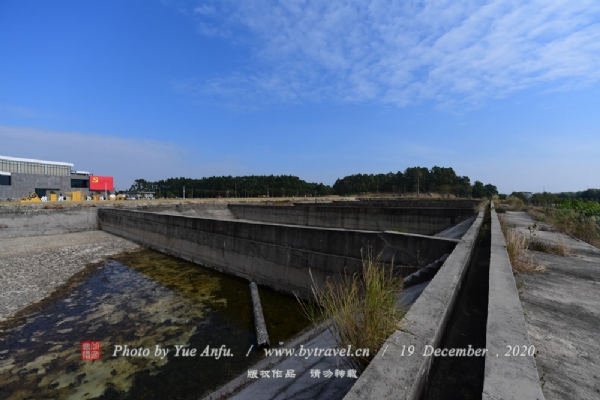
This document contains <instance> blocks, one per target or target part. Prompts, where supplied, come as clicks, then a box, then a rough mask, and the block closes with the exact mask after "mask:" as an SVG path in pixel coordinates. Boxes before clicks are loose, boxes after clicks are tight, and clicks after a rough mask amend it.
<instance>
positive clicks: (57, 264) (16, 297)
mask: <svg viewBox="0 0 600 400" xmlns="http://www.w3.org/2000/svg"><path fill="white" fill-rule="evenodd" d="M138 247H139V246H138V245H137V244H135V243H133V242H131V241H129V240H127V239H123V238H120V237H118V236H114V235H111V234H110V233H107V232H103V231H86V232H76V233H66V234H59V235H45V236H27V237H16V238H2V239H1V240H0V288H1V290H0V321H2V320H4V319H6V318H8V317H9V316H11V315H12V314H14V313H15V312H17V311H18V310H20V309H22V308H23V307H25V306H27V305H29V304H31V303H33V302H36V301H39V300H42V299H43V298H45V297H46V296H47V295H48V293H49V292H52V291H53V290H55V289H56V288H58V287H60V286H61V285H62V284H64V283H65V282H67V281H68V280H69V278H71V276H72V275H73V274H75V273H77V272H79V271H81V270H82V269H83V268H84V267H85V266H86V265H87V264H89V263H94V262H97V261H100V260H102V259H104V258H106V257H109V256H111V255H114V254H117V253H120V252H122V251H126V250H133V249H135V248H138Z"/></svg>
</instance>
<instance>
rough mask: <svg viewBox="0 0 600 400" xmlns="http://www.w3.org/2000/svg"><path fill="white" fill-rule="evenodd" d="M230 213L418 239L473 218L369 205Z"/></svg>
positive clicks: (460, 212) (468, 212) (466, 213)
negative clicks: (391, 232) (402, 233)
mask: <svg viewBox="0 0 600 400" xmlns="http://www.w3.org/2000/svg"><path fill="white" fill-rule="evenodd" d="M359 204H360V203H359ZM229 209H230V210H231V212H232V213H233V215H235V216H236V218H239V219H246V220H252V221H262V222H270V223H276V224H290V225H303V226H318V227H323V228H342V229H354V230H369V231H385V230H393V229H402V230H403V231H405V232H409V233H417V234H421V235H433V234H436V233H438V232H440V231H443V230H444V229H447V228H449V227H451V226H453V225H456V224H457V223H459V222H461V221H462V220H464V219H466V218H468V217H471V216H472V215H474V214H475V211H474V209H473V208H467V209H460V208H459V209H456V208H437V209H436V208H390V207H376V206H369V205H365V206H362V207H358V206H357V207H337V206H321V205H313V206H302V207H296V206H294V207H289V206H261V205H238V204H230V205H229Z"/></svg>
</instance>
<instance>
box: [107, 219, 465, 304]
mask: <svg viewBox="0 0 600 400" xmlns="http://www.w3.org/2000/svg"><path fill="white" fill-rule="evenodd" d="M98 221H99V224H100V226H101V228H102V229H103V230H106V231H108V232H110V233H114V234H116V235H119V236H122V237H125V238H128V239H131V240H133V241H136V242H138V243H141V244H143V245H145V246H148V247H151V248H154V249H157V250H160V251H163V252H165V253H168V254H173V255H176V256H178V257H181V258H184V259H187V260H190V261H193V262H197V263H199V264H202V265H205V266H207V267H211V268H214V269H217V270H220V271H223V272H227V273H231V274H234V275H237V276H241V277H244V278H247V279H252V280H254V281H255V282H257V283H259V284H264V285H266V286H269V287H271V288H274V289H276V290H281V291H286V292H292V291H298V292H299V293H300V294H301V295H308V294H309V293H310V288H311V286H312V282H311V278H310V275H309V268H310V269H311V272H312V274H313V277H314V278H315V281H316V282H317V283H318V284H320V283H322V282H324V280H325V278H326V277H327V276H331V277H332V278H337V277H339V273H340V272H342V271H344V269H345V268H346V271H347V272H348V273H352V272H353V271H357V270H359V269H360V268H361V254H360V250H361V248H363V247H364V246H366V245H370V246H372V248H373V252H374V253H375V254H377V253H379V252H383V256H382V258H383V261H384V262H386V263H389V262H391V261H392V259H393V260H394V263H395V265H404V266H415V267H416V266H423V265H426V264H428V263H429V262H432V261H434V260H435V259H437V258H439V257H441V256H442V255H444V254H446V253H450V252H451V251H452V250H453V249H454V247H455V246H456V243H457V241H455V240H449V239H440V238H433V237H428V236H421V235H411V234H401V233H397V232H361V231H350V230H343V229H326V228H315V227H302V226H286V225H278V224H266V223H261V222H246V221H237V220H217V219H206V218H190V217H185V216H175V215H167V214H155V213H148V212H139V211H129V210H109V209H101V210H100V211H99V213H98ZM412 271H414V268H413V269H407V270H406V273H409V272H412Z"/></svg>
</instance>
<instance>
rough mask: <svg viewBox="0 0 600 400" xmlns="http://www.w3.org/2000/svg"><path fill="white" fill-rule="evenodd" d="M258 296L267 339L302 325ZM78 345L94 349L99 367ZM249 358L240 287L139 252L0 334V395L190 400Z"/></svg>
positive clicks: (286, 335)
mask: <svg viewBox="0 0 600 400" xmlns="http://www.w3.org/2000/svg"><path fill="white" fill-rule="evenodd" d="M260 295H261V301H262V306H263V310H264V313H265V320H266V323H267V328H268V330H269V335H270V339H271V342H273V343H276V342H278V341H287V340H289V339H290V338H291V337H292V336H293V335H295V334H297V333H298V332H300V331H301V330H302V329H304V328H306V327H307V326H308V322H307V321H306V319H305V318H304V317H303V316H302V313H301V312H300V310H299V307H298V305H297V301H296V300H295V299H294V298H293V297H290V296H285V295H283V294H280V293H277V292H274V291H271V290H268V289H264V288H260ZM82 341H96V342H100V346H101V351H100V354H101V356H100V359H99V360H82V358H81V355H82V352H81V342H82ZM251 345H254V347H253V349H252V350H251V351H250V352H249V354H248V355H247V353H248V351H249V349H250V347H251ZM119 346H120V347H119ZM125 346H127V347H125ZM177 348H180V350H179V352H177ZM157 349H158V350H157ZM192 349H196V353H195V355H194V356H192V355H188V356H184V352H188V351H189V352H191V351H192ZM165 350H167V355H166V356H164V351H165ZM138 353H140V354H138ZM188 354H189V353H188ZM259 358H260V354H259V353H258V351H257V349H256V336H255V333H254V319H253V314H252V304H251V299H250V289H249V282H248V281H246V280H243V279H238V278H234V277H231V276H228V275H224V274H221V273H218V272H215V271H212V270H209V269H206V268H202V267H200V266H198V265H196V264H192V263H189V262H186V261H183V260H180V259H177V258H174V257H170V256H166V255H164V254H161V253H158V252H154V251H151V250H147V249H144V250H141V251H136V252H133V253H129V254H127V255H123V256H120V257H118V258H116V259H115V260H111V261H108V262H106V263H105V264H103V265H100V266H99V267H98V268H97V269H95V270H93V271H92V272H91V273H90V274H89V275H87V276H86V277H84V278H83V279H82V280H81V281H80V282H79V283H78V284H77V285H74V287H73V288H72V289H71V290H69V291H68V292H67V293H66V294H65V296H63V297H62V298H60V299H58V300H55V301H52V302H51V303H50V304H47V305H45V306H44V307H42V308H41V309H40V310H39V311H36V312H34V313H32V314H31V315H29V316H28V317H27V319H26V322H24V323H22V324H20V325H17V326H14V327H11V328H9V329H7V330H5V331H4V332H3V333H0V398H2V399H29V398H36V399H37V398H51V399H187V398H198V397H200V396H201V395H203V394H207V393H208V392H209V391H211V390H213V389H215V388H217V387H218V386H220V385H221V384H224V383H225V382H227V381H228V380H230V379H232V378H234V377H235V376H237V375H238V374H240V373H242V372H244V371H245V370H247V369H248V368H249V367H250V366H251V365H252V364H254V363H255V362H256V361H258V360H259Z"/></svg>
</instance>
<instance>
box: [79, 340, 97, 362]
mask: <svg viewBox="0 0 600 400" xmlns="http://www.w3.org/2000/svg"><path fill="white" fill-rule="evenodd" d="M81 359H82V360H99V359H100V342H97V341H93V340H85V341H83V342H81Z"/></svg>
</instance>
